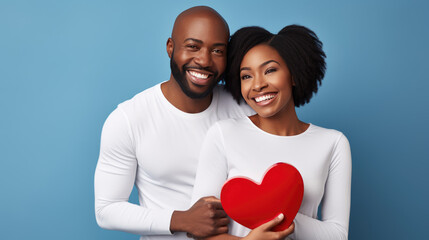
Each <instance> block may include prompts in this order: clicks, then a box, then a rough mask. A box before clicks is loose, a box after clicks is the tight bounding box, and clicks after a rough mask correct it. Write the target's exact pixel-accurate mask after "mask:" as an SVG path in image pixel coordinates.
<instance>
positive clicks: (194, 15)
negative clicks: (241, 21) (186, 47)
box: [171, 6, 229, 42]
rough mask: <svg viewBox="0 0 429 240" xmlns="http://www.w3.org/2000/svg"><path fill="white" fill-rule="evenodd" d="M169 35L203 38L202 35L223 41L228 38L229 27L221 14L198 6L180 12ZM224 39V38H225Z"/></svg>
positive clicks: (183, 37)
mask: <svg viewBox="0 0 429 240" xmlns="http://www.w3.org/2000/svg"><path fill="white" fill-rule="evenodd" d="M171 36H172V37H173V39H174V38H182V40H184V39H187V38H194V39H200V40H202V41H203V40H204V37H205V38H207V37H208V36H210V38H215V39H208V40H215V41H221V42H225V41H227V39H228V38H229V28H228V25H227V23H226V22H225V20H224V19H223V18H222V16H220V15H219V13H217V12H216V11H215V10H213V9H211V8H208V7H204V6H200V7H194V8H191V9H188V10H186V11H184V12H182V13H181V14H180V15H179V16H178V17H177V19H176V21H175V23H174V27H173V31H172V34H171ZM225 39H226V40H225Z"/></svg>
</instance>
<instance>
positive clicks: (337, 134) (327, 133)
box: [309, 124, 347, 142]
mask: <svg viewBox="0 0 429 240" xmlns="http://www.w3.org/2000/svg"><path fill="white" fill-rule="evenodd" d="M309 130H310V131H309V133H310V135H312V136H318V137H320V138H323V139H326V140H328V139H330V140H332V141H334V142H337V141H339V140H341V139H344V140H347V137H346V136H345V135H344V133H343V132H341V131H339V130H336V129H332V128H325V127H321V126H317V125H314V124H311V125H310V129H309Z"/></svg>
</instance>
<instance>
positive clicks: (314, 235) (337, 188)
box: [292, 134, 352, 240]
mask: <svg viewBox="0 0 429 240" xmlns="http://www.w3.org/2000/svg"><path fill="white" fill-rule="evenodd" d="M351 166H352V164H351V153H350V145H349V142H348V140H347V138H346V137H345V136H344V135H343V134H341V135H340V136H339V137H338V139H337V141H336V144H335V146H334V148H333V150H332V158H331V163H330V166H329V173H328V178H327V180H326V184H325V192H324V195H323V200H322V203H321V204H322V208H321V220H318V219H314V218H312V217H310V216H306V215H304V214H301V213H298V214H297V215H296V217H295V220H294V222H295V233H294V236H292V237H293V238H294V239H312V240H314V239H330V240H335V239H347V238H348V226H349V215H350V195H351Z"/></svg>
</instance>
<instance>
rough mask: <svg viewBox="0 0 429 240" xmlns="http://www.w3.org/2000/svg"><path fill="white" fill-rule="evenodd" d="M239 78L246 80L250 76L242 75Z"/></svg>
mask: <svg viewBox="0 0 429 240" xmlns="http://www.w3.org/2000/svg"><path fill="white" fill-rule="evenodd" d="M240 78H241V80H246V79H249V78H250V76H249V75H243V76H241V77H240Z"/></svg>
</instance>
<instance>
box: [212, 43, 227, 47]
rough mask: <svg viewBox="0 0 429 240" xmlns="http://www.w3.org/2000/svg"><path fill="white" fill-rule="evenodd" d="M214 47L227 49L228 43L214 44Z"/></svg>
mask: <svg viewBox="0 0 429 240" xmlns="http://www.w3.org/2000/svg"><path fill="white" fill-rule="evenodd" d="M213 46H214V47H219V46H220V47H226V43H215V44H213Z"/></svg>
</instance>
